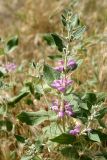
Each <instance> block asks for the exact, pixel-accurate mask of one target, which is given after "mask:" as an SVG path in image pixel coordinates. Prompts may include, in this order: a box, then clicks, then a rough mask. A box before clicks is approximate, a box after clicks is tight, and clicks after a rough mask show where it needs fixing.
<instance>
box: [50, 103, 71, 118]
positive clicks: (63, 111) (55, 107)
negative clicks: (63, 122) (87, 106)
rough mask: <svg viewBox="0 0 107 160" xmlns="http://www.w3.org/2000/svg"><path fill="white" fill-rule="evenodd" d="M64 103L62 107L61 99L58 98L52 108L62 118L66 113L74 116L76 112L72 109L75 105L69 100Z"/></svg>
mask: <svg viewBox="0 0 107 160" xmlns="http://www.w3.org/2000/svg"><path fill="white" fill-rule="evenodd" d="M63 105H64V106H63V107H62V106H61V104H60V103H59V101H58V100H56V101H53V103H52V106H51V109H52V110H53V111H55V112H56V113H57V114H58V117H60V118H62V117H64V116H65V115H67V116H73V115H74V112H73V109H72V107H73V106H72V105H71V104H70V103H69V102H67V101H64V104H63Z"/></svg>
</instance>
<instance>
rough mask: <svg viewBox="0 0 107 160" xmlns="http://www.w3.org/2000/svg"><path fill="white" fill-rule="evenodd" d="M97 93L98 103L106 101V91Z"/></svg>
mask: <svg viewBox="0 0 107 160" xmlns="http://www.w3.org/2000/svg"><path fill="white" fill-rule="evenodd" d="M96 95H97V103H100V102H104V100H105V98H106V97H107V93H104V92H100V93H97V94H96Z"/></svg>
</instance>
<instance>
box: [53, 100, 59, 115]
mask: <svg viewBox="0 0 107 160" xmlns="http://www.w3.org/2000/svg"><path fill="white" fill-rule="evenodd" d="M51 109H52V110H53V111H56V112H57V111H58V110H59V107H58V100H56V101H53V102H52V106H51Z"/></svg>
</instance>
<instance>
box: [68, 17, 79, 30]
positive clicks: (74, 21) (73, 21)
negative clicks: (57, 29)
mask: <svg viewBox="0 0 107 160" xmlns="http://www.w3.org/2000/svg"><path fill="white" fill-rule="evenodd" d="M78 23H79V17H78V15H77V14H75V15H73V16H72V17H71V21H70V27H71V28H74V27H76V25H77V24H78Z"/></svg>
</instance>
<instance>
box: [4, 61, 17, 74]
mask: <svg viewBox="0 0 107 160" xmlns="http://www.w3.org/2000/svg"><path fill="white" fill-rule="evenodd" d="M4 68H5V69H6V71H7V72H12V71H14V70H15V69H16V64H14V63H7V64H6V65H5V66H4Z"/></svg>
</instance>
